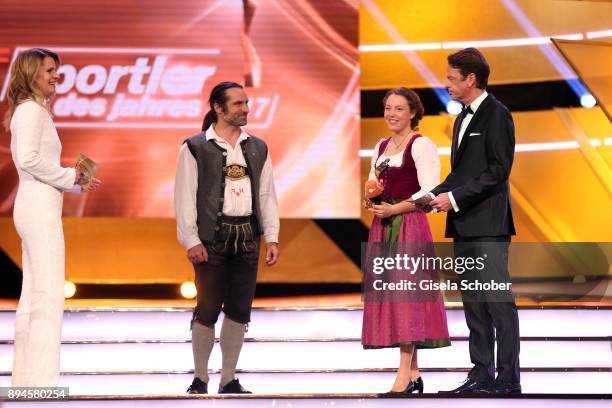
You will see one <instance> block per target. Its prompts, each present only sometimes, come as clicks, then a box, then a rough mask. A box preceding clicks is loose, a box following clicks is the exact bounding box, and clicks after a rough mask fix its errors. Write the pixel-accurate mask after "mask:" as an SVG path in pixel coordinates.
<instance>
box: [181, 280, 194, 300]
mask: <svg viewBox="0 0 612 408" xmlns="http://www.w3.org/2000/svg"><path fill="white" fill-rule="evenodd" d="M197 293H198V291H197V290H196V286H195V284H194V283H193V282H183V284H182V285H181V295H182V296H183V297H184V298H185V299H193V298H194V297H196V294H197Z"/></svg>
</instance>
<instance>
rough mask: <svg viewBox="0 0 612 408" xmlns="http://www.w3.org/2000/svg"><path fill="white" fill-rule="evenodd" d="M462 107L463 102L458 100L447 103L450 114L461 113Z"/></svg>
mask: <svg viewBox="0 0 612 408" xmlns="http://www.w3.org/2000/svg"><path fill="white" fill-rule="evenodd" d="M461 108H462V106H461V104H460V103H459V102H457V101H453V100H450V101H448V102H447V103H446V111H447V112H448V113H449V114H450V115H458V114H459V113H461Z"/></svg>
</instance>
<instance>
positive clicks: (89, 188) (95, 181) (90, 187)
mask: <svg viewBox="0 0 612 408" xmlns="http://www.w3.org/2000/svg"><path fill="white" fill-rule="evenodd" d="M100 184H102V181H100V179H97V178H95V177H94V178H92V179H91V181H90V182H89V185H88V186H86V187H82V188H83V192H85V193H89V192H90V191H94V190H95V189H97V188H98V187H100Z"/></svg>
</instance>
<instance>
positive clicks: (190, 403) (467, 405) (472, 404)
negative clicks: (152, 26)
mask: <svg viewBox="0 0 612 408" xmlns="http://www.w3.org/2000/svg"><path fill="white" fill-rule="evenodd" d="M410 399H412V401H411V400H409V399H405V398H380V397H378V396H377V395H375V394H374V395H373V394H345V395H339V394H327V395H326V394H320V395H309V394H291V395H290V394H284V395H283V394H281V395H279V394H272V395H252V396H223V397H220V396H218V395H207V396H187V395H166V396H142V397H133V396H120V395H115V396H108V397H80V398H79V397H77V398H72V399H69V400H58V401H18V402H16V401H10V402H5V403H4V405H3V408H30V407H44V408H49V407H53V408H55V407H58V408H59V407H70V408H81V407H87V408H107V407H112V408H140V407H143V408H145V407H146V408H162V407H164V408H165V407H173V408H175V407H178V408H195V407H201V406H204V405H209V406H214V407H216V408H219V407H220V408H268V407H269V408H315V407H317V408H318V407H321V408H329V407H334V408H355V407H360V408H383V407H384V408H400V407H401V408H405V407H406V406H407V405H414V406H416V407H419V408H440V407H451V406H452V407H453V408H489V407H491V406H495V407H496V408H516V406H517V404H520V406H521V407H523V408H609V407H610V395H609V394H604V395H601V394H593V395H569V394H566V395H563V394H523V395H518V396H512V397H508V396H501V395H500V396H484V397H473V396H472V397H463V396H461V397H440V396H438V395H437V394H423V395H421V396H411V397H410ZM207 403H208V404H207Z"/></svg>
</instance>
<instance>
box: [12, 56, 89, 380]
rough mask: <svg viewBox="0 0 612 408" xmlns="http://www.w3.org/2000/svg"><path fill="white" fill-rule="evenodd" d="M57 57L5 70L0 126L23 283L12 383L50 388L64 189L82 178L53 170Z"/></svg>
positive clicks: (56, 164) (60, 299)
mask: <svg viewBox="0 0 612 408" xmlns="http://www.w3.org/2000/svg"><path fill="white" fill-rule="evenodd" d="M58 65H59V57H58V55H57V54H56V53H54V52H53V51H49V50H45V49H41V48H33V49H29V50H26V51H22V52H21V53H19V55H18V56H17V58H16V59H15V62H14V63H13V66H12V68H11V74H10V75H11V77H10V84H9V88H8V94H7V96H8V97H7V99H8V111H7V113H6V117H5V120H4V127H5V129H6V130H7V131H9V130H10V133H11V153H12V157H13V161H14V163H15V166H16V167H17V173H18V175H19V189H18V191H17V196H16V198H15V208H14V211H13V219H14V222H15V227H16V229H17V233H18V234H19V236H20V238H21V242H22V251H23V254H22V263H23V265H22V267H23V286H22V290H21V297H20V299H19V306H18V307H17V315H16V319H15V346H14V356H13V378H12V385H13V386H15V387H42V386H56V385H57V383H58V380H59V349H60V336H61V326H62V315H63V309H64V281H65V277H64V233H63V228H62V203H63V192H64V191H73V192H80V191H91V190H94V189H96V188H97V187H98V185H99V184H100V181H99V180H97V179H93V180H92V182H91V184H90V185H89V186H88V187H87V188H85V189H82V188H81V187H80V184H79V183H80V182H81V181H82V179H83V174H82V173H81V172H80V170H78V169H76V168H66V167H61V166H60V154H61V150H62V146H61V143H60V140H59V137H58V135H57V131H56V130H55V126H54V125H53V120H52V118H51V115H50V113H49V111H48V106H49V105H48V104H49V100H50V98H51V97H52V96H53V95H54V93H55V86H56V83H57V80H58V74H57V68H58Z"/></svg>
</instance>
